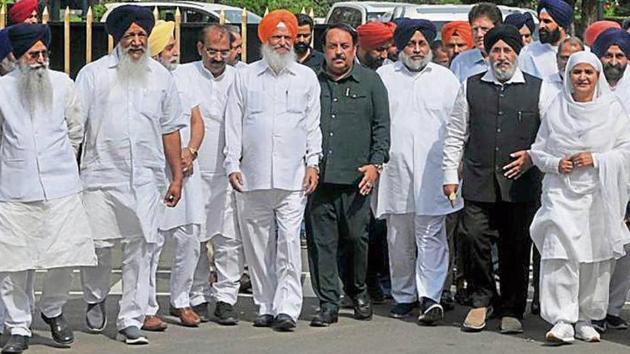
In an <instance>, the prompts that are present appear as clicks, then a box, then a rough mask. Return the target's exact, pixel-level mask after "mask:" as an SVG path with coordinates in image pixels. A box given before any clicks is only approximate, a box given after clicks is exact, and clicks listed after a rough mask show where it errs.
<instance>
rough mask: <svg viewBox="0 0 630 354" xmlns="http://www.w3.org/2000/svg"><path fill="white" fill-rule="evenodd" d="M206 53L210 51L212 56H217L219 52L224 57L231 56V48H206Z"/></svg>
mask: <svg viewBox="0 0 630 354" xmlns="http://www.w3.org/2000/svg"><path fill="white" fill-rule="evenodd" d="M206 53H208V55H209V56H211V57H214V56H216V55H217V53H218V54H219V55H220V56H222V57H223V58H227V57H229V56H230V49H224V50H216V49H214V48H206Z"/></svg>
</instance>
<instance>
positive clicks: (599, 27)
mask: <svg viewBox="0 0 630 354" xmlns="http://www.w3.org/2000/svg"><path fill="white" fill-rule="evenodd" d="M609 28H621V26H620V25H619V24H618V23H617V22H615V21H596V22H593V23H591V25H590V26H588V27H586V31H584V43H585V44H586V45H587V46H589V47H590V46H592V45H593V43H595V40H596V39H597V36H599V35H600V34H601V33H602V32H604V31H605V30H607V29H609Z"/></svg>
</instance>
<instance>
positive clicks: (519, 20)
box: [503, 12, 536, 34]
mask: <svg viewBox="0 0 630 354" xmlns="http://www.w3.org/2000/svg"><path fill="white" fill-rule="evenodd" d="M503 23H505V24H508V25H512V26H514V27H516V28H518V29H519V30H520V29H521V28H523V26H526V27H527V28H528V29H529V31H530V32H531V33H532V34H533V33H534V30H536V24H535V23H534V17H533V16H532V14H531V13H529V12H524V13H520V12H515V13H513V14H509V15H508V16H507V17H506V18H505V19H504V20H503Z"/></svg>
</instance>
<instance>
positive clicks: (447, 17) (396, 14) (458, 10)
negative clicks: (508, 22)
mask: <svg viewBox="0 0 630 354" xmlns="http://www.w3.org/2000/svg"><path fill="white" fill-rule="evenodd" d="M473 6H474V5H409V4H399V5H397V6H396V7H395V8H394V10H393V12H392V16H391V19H396V18H400V17H407V18H423V19H425V20H430V21H432V22H433V23H434V24H435V26H436V27H437V28H438V34H439V33H440V30H441V29H442V26H444V24H446V23H448V22H451V21H468V12H469V11H470V9H471V8H472V7H473ZM498 7H499V10H501V13H502V14H503V18H505V17H506V16H507V15H509V14H513V13H524V12H529V13H531V14H532V16H533V17H534V23H535V24H536V28H538V17H537V15H536V11H533V10H531V9H524V8H518V7H509V6H503V5H499V6H498ZM391 19H387V20H388V21H389V20H391ZM439 37H440V36H439V35H438V39H439Z"/></svg>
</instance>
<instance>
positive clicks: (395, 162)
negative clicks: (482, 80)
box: [375, 19, 463, 325]
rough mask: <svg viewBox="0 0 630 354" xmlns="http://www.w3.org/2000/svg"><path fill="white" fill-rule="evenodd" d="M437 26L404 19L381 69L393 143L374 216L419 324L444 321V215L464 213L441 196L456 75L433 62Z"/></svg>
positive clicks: (402, 312) (404, 299)
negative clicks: (383, 226)
mask: <svg viewBox="0 0 630 354" xmlns="http://www.w3.org/2000/svg"><path fill="white" fill-rule="evenodd" d="M436 31H437V30H436V28H435V25H433V23H432V22H431V21H428V20H415V19H414V20H409V19H408V20H402V21H400V22H399V24H398V27H397V28H396V31H395V32H394V41H395V42H396V47H397V48H398V50H399V57H398V62H396V63H395V64H394V65H389V66H384V67H381V68H380V69H378V71H377V72H378V74H379V75H380V76H381V78H382V79H383V83H384V84H385V87H387V92H388V96H389V105H390V115H391V136H392V139H391V140H392V145H391V149H390V160H389V162H388V163H387V164H386V165H385V167H384V168H383V172H382V173H381V177H380V180H379V185H378V198H377V207H376V213H375V214H376V217H377V218H384V219H385V220H387V233H388V235H387V241H388V244H389V263H390V273H391V279H392V296H393V297H394V300H395V301H396V305H395V306H394V307H393V309H392V310H391V312H390V315H391V316H392V317H395V318H402V317H406V316H407V315H409V314H410V313H411V311H412V310H413V309H414V308H415V304H416V302H420V310H421V315H420V317H419V318H418V321H419V322H420V323H421V324H429V325H430V324H433V323H435V322H436V321H439V320H441V319H442V317H443V309H442V306H441V305H440V304H439V302H440V298H441V296H442V287H443V284H444V281H445V279H446V275H447V272H448V242H447V239H446V226H445V219H446V215H447V214H449V213H452V212H455V211H457V210H459V209H461V208H462V206H463V203H462V202H461V199H459V200H458V201H457V202H456V203H455V204H453V205H451V204H450V203H449V200H448V199H446V198H443V196H442V193H441V186H442V182H443V180H444V172H443V171H441V168H440V167H441V158H442V151H443V144H444V137H445V136H446V124H447V122H448V118H449V114H450V112H451V109H452V107H453V104H454V103H455V97H456V96H457V91H458V90H459V81H458V80H457V77H456V76H455V75H454V74H453V73H452V72H451V71H450V70H448V69H447V68H443V67H441V66H439V65H437V64H434V63H432V62H431V47H430V43H432V42H433V40H434V39H435V36H436Z"/></svg>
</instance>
